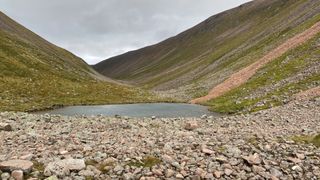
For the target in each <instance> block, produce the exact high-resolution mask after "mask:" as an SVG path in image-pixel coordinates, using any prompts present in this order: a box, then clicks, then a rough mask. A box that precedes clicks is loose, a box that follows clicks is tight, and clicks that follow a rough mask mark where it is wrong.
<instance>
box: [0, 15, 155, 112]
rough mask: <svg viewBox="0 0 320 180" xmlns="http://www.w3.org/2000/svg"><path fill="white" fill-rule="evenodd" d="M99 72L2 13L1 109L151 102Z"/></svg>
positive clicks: (26, 109)
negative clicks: (103, 78)
mask: <svg viewBox="0 0 320 180" xmlns="http://www.w3.org/2000/svg"><path fill="white" fill-rule="evenodd" d="M97 76H99V75H98V74H97V73H96V72H95V71H94V70H92V69H91V67H89V66H88V65H87V64H86V63H85V62H84V61H83V60H82V59H80V58H78V57H76V56H74V55H73V54H71V53H69V52H68V51H66V50H64V49H62V48H59V47H57V46H55V45H53V44H51V43H49V42H47V41H45V40H44V39H42V38H41V37H39V36H37V35H36V34H34V33H32V32H31V31H29V30H27V29H26V28H24V27H22V26H21V25H19V24H17V23H16V22H14V21H13V20H11V19H10V18H8V17H7V16H5V15H4V14H2V13H0V111H4V110H13V111H28V110H34V109H43V108H49V107H52V106H54V105H72V104H102V103H103V104H104V103H127V102H144V101H152V100H151V98H150V95H149V94H147V93H145V92H142V91H141V90H139V89H136V88H131V87H125V86H122V85H117V84H114V83H109V82H104V81H100V80H97V79H95V78H94V77H97Z"/></svg>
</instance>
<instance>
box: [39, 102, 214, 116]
mask: <svg viewBox="0 0 320 180" xmlns="http://www.w3.org/2000/svg"><path fill="white" fill-rule="evenodd" d="M40 113H41V114H44V113H48V114H59V115H67V116H74V115H86V116H92V115H104V116H115V115H120V116H128V117H151V116H156V117H163V118H173V117H201V116H202V115H204V114H206V115H208V116H218V114H217V113H213V112H210V111H208V109H207V107H205V106H200V105H193V104H180V103H152V104H123V105H100V106H70V107H65V108H61V109H55V110H50V111H43V112H40Z"/></svg>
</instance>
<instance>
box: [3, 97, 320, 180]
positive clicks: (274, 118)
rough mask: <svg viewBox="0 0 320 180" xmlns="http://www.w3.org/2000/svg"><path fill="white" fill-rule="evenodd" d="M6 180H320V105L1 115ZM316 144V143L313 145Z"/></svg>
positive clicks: (296, 102) (299, 104)
mask: <svg viewBox="0 0 320 180" xmlns="http://www.w3.org/2000/svg"><path fill="white" fill-rule="evenodd" d="M0 123H1V124H0V137H1V138H0V176H1V179H46V178H47V179H51V180H53V179H79V180H81V179H83V180H87V179H148V180H152V179H274V180H276V179H319V178H320V148H319V147H317V146H316V145H315V144H312V143H301V142H302V141H307V140H306V139H307V137H313V136H315V135H317V134H318V133H319V132H320V100H319V99H317V100H312V101H304V102H301V101H295V102H291V103H289V104H287V105H285V106H282V107H276V108H273V109H269V110H265V111H260V112H257V113H253V114H246V115H234V116H224V117H210V118H209V117H205V116H204V117H202V118H198V119H197V118H175V119H167V118H161V119H160V118H156V119H151V118H144V119H143V118H140V119H137V118H129V119H128V118H121V117H118V118H109V117H102V116H95V117H85V116H81V117H64V116H56V115H34V114H28V113H13V112H2V113H0ZM310 142H311V141H310Z"/></svg>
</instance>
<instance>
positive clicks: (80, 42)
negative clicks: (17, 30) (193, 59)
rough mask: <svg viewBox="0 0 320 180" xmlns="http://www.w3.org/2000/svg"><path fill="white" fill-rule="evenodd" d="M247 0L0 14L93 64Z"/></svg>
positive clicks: (20, 9)
mask: <svg viewBox="0 0 320 180" xmlns="http://www.w3.org/2000/svg"><path fill="white" fill-rule="evenodd" d="M248 1H249V0H199V1H196V0H54V1H49V0H28V1H21V0H0V4H1V7H0V10H1V11H3V12H5V13H6V14H7V15H9V16H10V17H12V18H13V19H15V20H17V21H18V22H20V23H22V24H23V25H25V26H26V27H28V28H29V29H31V30H32V31H34V32H36V33H38V34H40V35H41V36H43V37H44V38H46V39H48V40H49V41H51V42H53V43H55V44H57V45H59V46H61V47H64V48H66V49H68V50H70V51H71V52H73V53H75V54H76V55H78V56H80V57H82V58H83V59H85V60H86V61H87V62H88V63H90V64H93V63H97V62H98V61H101V60H103V59H106V58H108V57H111V56H114V55H118V54H121V53H124V52H126V51H129V50H133V49H137V48H140V47H143V46H146V45H150V44H153V43H156V42H159V41H161V40H164V39H166V38H168V37H170V36H173V35H176V34H177V33H179V32H181V31H183V30H186V29H187V28H190V27H192V26H194V25H196V24H197V23H200V22H201V21H203V20H205V19H206V18H208V17H209V16H211V15H214V14H216V13H218V12H221V11H223V10H226V9H229V8H233V7H235V6H238V5H240V4H242V3H245V2H248Z"/></svg>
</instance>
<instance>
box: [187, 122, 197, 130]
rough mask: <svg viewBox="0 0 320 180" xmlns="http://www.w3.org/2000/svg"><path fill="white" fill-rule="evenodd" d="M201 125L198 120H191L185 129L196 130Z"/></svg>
mask: <svg viewBox="0 0 320 180" xmlns="http://www.w3.org/2000/svg"><path fill="white" fill-rule="evenodd" d="M198 127H199V125H198V123H197V122H196V121H189V122H187V123H186V125H185V129H186V130H188V131H192V130H195V129H197V128H198Z"/></svg>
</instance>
